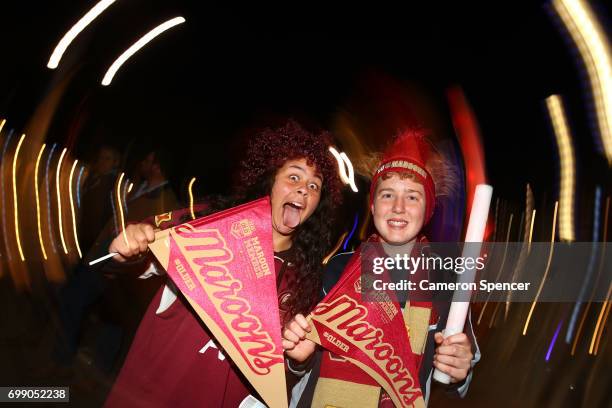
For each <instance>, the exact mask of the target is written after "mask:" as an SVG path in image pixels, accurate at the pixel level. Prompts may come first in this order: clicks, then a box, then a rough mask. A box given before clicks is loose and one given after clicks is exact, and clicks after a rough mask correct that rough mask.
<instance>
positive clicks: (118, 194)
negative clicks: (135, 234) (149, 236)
mask: <svg viewBox="0 0 612 408" xmlns="http://www.w3.org/2000/svg"><path fill="white" fill-rule="evenodd" d="M124 175H125V174H124V173H121V175H120V176H119V180H118V181H117V204H118V205H119V219H120V220H121V232H122V234H123V239H124V240H125V244H126V245H127V246H129V245H130V244H129V242H128V238H127V233H126V232H125V217H124V215H123V206H122V205H121V182H122V181H123V176H124Z"/></svg>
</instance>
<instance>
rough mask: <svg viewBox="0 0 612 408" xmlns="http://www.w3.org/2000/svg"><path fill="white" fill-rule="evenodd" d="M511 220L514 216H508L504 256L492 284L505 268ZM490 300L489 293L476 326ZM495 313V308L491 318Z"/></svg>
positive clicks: (497, 280) (497, 279)
mask: <svg viewBox="0 0 612 408" xmlns="http://www.w3.org/2000/svg"><path fill="white" fill-rule="evenodd" d="M513 218H514V214H510V220H509V221H508V231H506V245H504V255H503V256H502V261H501V265H500V266H499V272H497V277H495V280H494V281H493V282H499V278H500V277H501V274H502V272H503V271H504V267H505V266H506V256H507V255H508V244H509V243H510V232H511V231H512V219H513ZM490 299H491V293H489V296H487V300H486V302H485V304H484V306H483V307H482V310H481V311H480V315H479V316H478V321H477V322H476V324H477V325H480V320H482V316H484V312H485V310H486V309H487V304H489V300H490ZM498 305H499V303H498ZM495 313H497V307H496V308H495V312H494V313H493V317H495ZM491 321H492V320H491ZM491 324H493V323H491ZM489 327H491V326H489Z"/></svg>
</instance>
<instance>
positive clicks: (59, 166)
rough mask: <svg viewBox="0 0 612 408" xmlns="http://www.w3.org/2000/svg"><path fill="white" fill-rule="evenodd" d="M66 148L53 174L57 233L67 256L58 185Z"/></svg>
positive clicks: (59, 187) (60, 195)
mask: <svg viewBox="0 0 612 408" xmlns="http://www.w3.org/2000/svg"><path fill="white" fill-rule="evenodd" d="M66 150H67V149H66V148H65V147H64V150H62V154H61V155H60V158H59V160H58V162H57V171H56V172H55V189H56V191H57V220H58V223H59V231H60V239H61V241H62V248H63V249H64V253H65V254H66V255H68V248H67V247H66V240H64V226H63V225H62V224H63V221H62V192H61V190H62V189H61V185H60V173H61V172H62V161H63V160H64V156H65V155H66Z"/></svg>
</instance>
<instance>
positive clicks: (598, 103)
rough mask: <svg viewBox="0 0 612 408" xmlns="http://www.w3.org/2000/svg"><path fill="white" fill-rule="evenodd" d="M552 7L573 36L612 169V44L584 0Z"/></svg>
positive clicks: (565, 1) (558, 2)
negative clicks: (611, 51)
mask: <svg viewBox="0 0 612 408" xmlns="http://www.w3.org/2000/svg"><path fill="white" fill-rule="evenodd" d="M552 5H553V8H554V9H555V11H556V12H557V14H558V15H559V17H560V18H561V21H562V22H563V24H564V25H565V27H566V28H567V30H568V32H569V34H570V36H571V37H572V39H573V41H574V43H575V44H576V47H577V48H578V52H579V53H580V56H581V59H582V61H583V63H584V66H585V67H586V71H587V76H588V77H589V82H590V85H591V94H592V96H593V105H594V107H595V115H596V118H597V126H598V129H599V136H600V138H601V142H602V146H603V148H604V152H605V154H606V157H607V159H608V165H610V166H612V128H611V127H612V124H611V123H610V121H611V118H612V67H611V62H610V48H609V47H610V45H609V41H608V39H607V37H606V33H605V31H604V30H603V29H602V28H601V27H600V24H599V22H598V21H597V19H596V18H595V16H594V13H593V12H592V10H591V9H590V8H589V6H588V5H587V3H586V2H584V1H582V0H553V2H552Z"/></svg>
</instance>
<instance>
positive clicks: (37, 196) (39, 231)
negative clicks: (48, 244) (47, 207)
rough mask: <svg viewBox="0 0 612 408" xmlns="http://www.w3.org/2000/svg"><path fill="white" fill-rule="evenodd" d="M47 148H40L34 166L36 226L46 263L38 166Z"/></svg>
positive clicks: (43, 146)
mask: <svg viewBox="0 0 612 408" xmlns="http://www.w3.org/2000/svg"><path fill="white" fill-rule="evenodd" d="M45 147H46V145H45V144H43V145H42V146H41V147H40V151H39V152H38V157H37V158H36V165H35V166H34V191H35V195H36V224H37V227H38V242H39V243H40V250H41V251H42V254H43V258H44V259H45V261H46V260H47V251H46V250H45V245H44V244H43V237H42V227H41V225H42V221H41V218H40V195H39V193H38V166H39V165H40V158H41V157H42V155H43V152H44V151H45Z"/></svg>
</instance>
